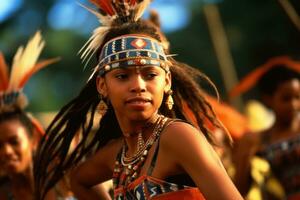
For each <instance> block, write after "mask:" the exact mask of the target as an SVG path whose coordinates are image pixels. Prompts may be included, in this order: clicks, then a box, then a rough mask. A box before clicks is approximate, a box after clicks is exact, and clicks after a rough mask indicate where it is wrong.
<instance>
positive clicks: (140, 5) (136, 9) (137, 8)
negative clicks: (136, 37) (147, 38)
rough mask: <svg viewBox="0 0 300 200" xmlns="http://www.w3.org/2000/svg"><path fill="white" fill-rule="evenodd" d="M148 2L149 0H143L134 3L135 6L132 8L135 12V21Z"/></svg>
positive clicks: (140, 15)
mask: <svg viewBox="0 0 300 200" xmlns="http://www.w3.org/2000/svg"><path fill="white" fill-rule="evenodd" d="M150 3H151V0H144V1H143V2H141V3H139V4H137V5H136V8H134V10H135V12H136V13H135V17H134V21H137V20H139V19H140V18H141V17H142V15H143V14H144V12H145V10H146V8H147V7H148V6H149V4H150Z"/></svg>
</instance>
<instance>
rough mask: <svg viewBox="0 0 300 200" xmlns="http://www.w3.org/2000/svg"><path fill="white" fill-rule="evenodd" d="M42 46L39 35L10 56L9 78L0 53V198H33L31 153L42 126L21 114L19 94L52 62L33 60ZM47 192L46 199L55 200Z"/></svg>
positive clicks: (23, 99)
mask: <svg viewBox="0 0 300 200" xmlns="http://www.w3.org/2000/svg"><path fill="white" fill-rule="evenodd" d="M43 47H44V42H43V40H42V38H41V35H40V33H39V32H37V33H36V34H35V36H34V37H33V38H32V39H31V40H30V41H29V43H28V44H27V46H26V47H25V48H23V47H21V48H19V50H18V52H17V54H16V55H15V57H14V62H13V65H12V69H11V73H10V77H9V73H8V66H7V65H6V63H5V60H4V57H3V55H2V53H1V52H0V171H1V172H3V173H4V175H3V177H2V181H1V185H0V199H3V200H11V199H22V200H27V199H33V190H34V181H33V159H32V157H33V154H34V151H35V150H36V147H37V143H38V141H39V139H40V138H41V136H42V134H43V133H44V131H43V129H42V126H41V125H40V124H39V122H38V121H37V120H35V119H34V118H33V117H32V116H31V115H29V114H28V113H27V112H25V111H24V109H25V106H26V97H25V95H24V93H23V91H22V89H23V87H24V86H25V83H26V82H27V81H28V79H29V78H30V77H31V76H32V75H33V74H34V73H35V72H37V71H38V70H39V69H41V68H42V67H44V66H46V65H48V64H51V63H53V62H55V61H56V59H50V60H45V61H43V62H40V63H37V64H36V61H37V59H38V57H39V54H40V53H41V50H42V49H43ZM54 197H55V196H53V195H52V192H49V195H48V196H47V199H55V198H54Z"/></svg>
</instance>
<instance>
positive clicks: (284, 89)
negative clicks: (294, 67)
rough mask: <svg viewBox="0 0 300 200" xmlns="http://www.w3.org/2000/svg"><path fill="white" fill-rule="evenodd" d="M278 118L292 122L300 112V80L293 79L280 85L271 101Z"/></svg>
mask: <svg viewBox="0 0 300 200" xmlns="http://www.w3.org/2000/svg"><path fill="white" fill-rule="evenodd" d="M270 105H271V108H272V109H273V110H274V112H275V114H276V117H277V120H282V122H291V121H292V120H293V119H295V118H296V117H299V114H300V81H299V80H298V79H292V80H289V81H286V82H284V83H283V84H281V85H279V86H278V88H277V90H276V91H275V93H274V94H273V96H272V99H271V102H270Z"/></svg>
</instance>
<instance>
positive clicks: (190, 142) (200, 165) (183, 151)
mask: <svg viewBox="0 0 300 200" xmlns="http://www.w3.org/2000/svg"><path fill="white" fill-rule="evenodd" d="M161 144H162V147H163V146H164V147H163V148H164V149H165V150H166V151H168V152H172V153H170V156H172V157H173V158H172V159H173V160H175V163H177V164H178V165H179V166H180V167H182V168H183V170H184V171H186V173H187V174H188V175H189V176H190V177H191V178H192V179H193V180H194V182H195V184H196V185H197V186H198V188H199V189H200V191H201V193H202V194H203V195H204V196H205V198H206V199H207V200H210V199H213V200H215V199H223V200H227V199H228V200H229V199H230V200H238V199H243V198H242V197H241V195H240V193H239V192H238V190H237V189H236V187H235V186H234V184H233V182H232V181H231V179H230V178H229V176H228V175H227V173H226V171H225V169H224V167H223V165H222V164H221V161H220V160H219V158H218V156H217V154H216V152H215V151H214V150H213V148H212V146H211V145H210V144H209V143H208V141H207V140H206V138H205V136H204V135H203V134H201V133H199V131H198V130H197V129H195V128H194V127H192V126H191V125H189V124H186V123H183V122H174V123H173V124H171V125H170V126H169V127H168V128H167V130H166V132H165V133H164V134H163V135H162V138H161Z"/></svg>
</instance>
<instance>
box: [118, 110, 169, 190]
mask: <svg viewBox="0 0 300 200" xmlns="http://www.w3.org/2000/svg"><path fill="white" fill-rule="evenodd" d="M167 120H168V118H167V117H164V116H163V115H158V117H157V119H156V121H155V123H154V129H153V132H152V134H151V135H150V137H149V138H148V139H147V141H146V142H144V141H141V140H143V138H142V136H140V134H139V136H138V142H137V151H136V152H135V153H134V155H132V156H126V150H127V149H128V148H127V145H126V143H125V142H124V145H123V147H122V151H121V155H120V156H118V159H117V161H116V163H115V168H114V174H113V184H114V188H116V187H117V186H118V185H123V186H126V185H128V183H130V182H132V181H133V180H135V179H136V178H137V176H138V175H139V173H140V170H141V167H142V166H143V164H144V162H145V160H146V157H147V155H148V152H149V149H150V148H151V147H152V145H153V144H154V142H155V141H156V140H157V138H158V137H159V135H160V133H161V131H162V130H163V128H164V125H165V123H166V121H167Z"/></svg>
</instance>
